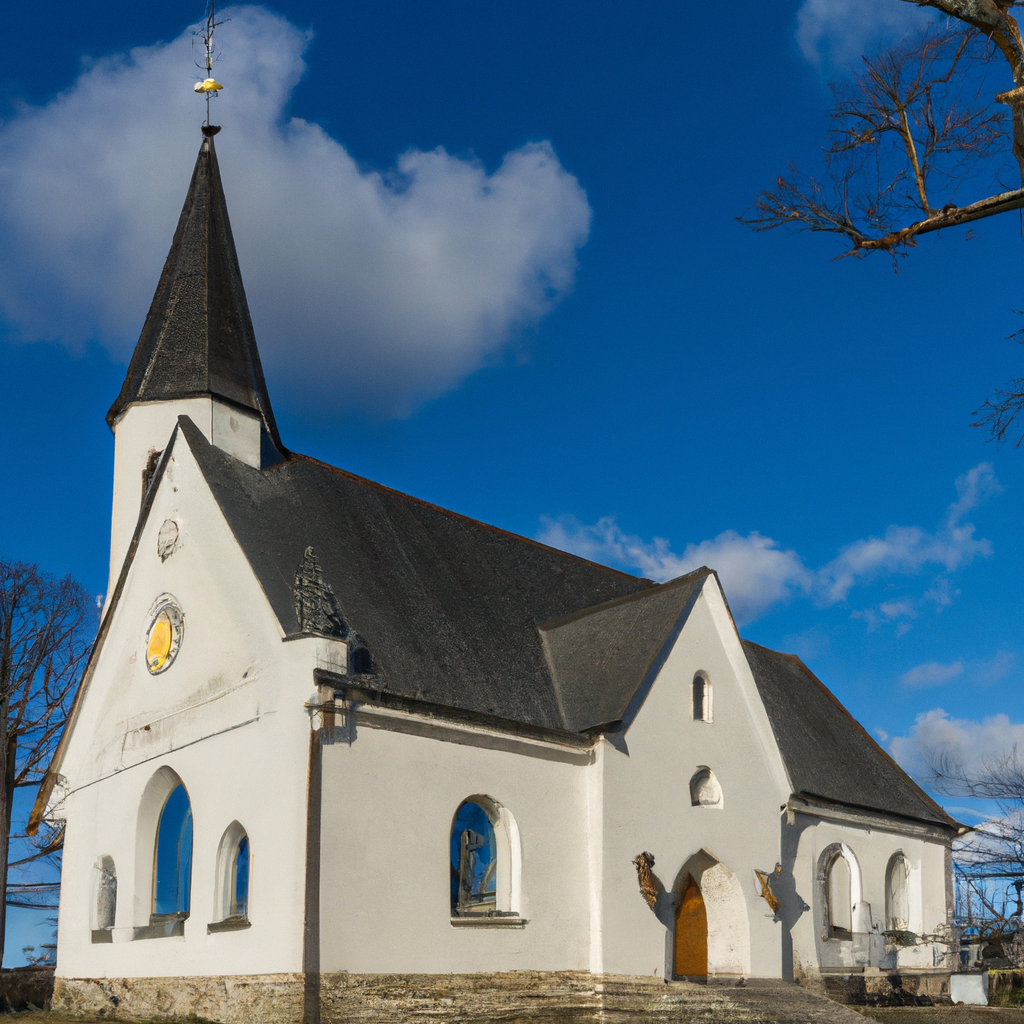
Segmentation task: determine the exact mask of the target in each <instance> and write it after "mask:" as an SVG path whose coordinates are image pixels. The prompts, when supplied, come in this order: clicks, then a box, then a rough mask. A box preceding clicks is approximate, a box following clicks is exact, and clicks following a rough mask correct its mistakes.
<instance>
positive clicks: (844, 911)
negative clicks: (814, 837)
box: [826, 852, 853, 939]
mask: <svg viewBox="0 0 1024 1024" xmlns="http://www.w3.org/2000/svg"><path fill="white" fill-rule="evenodd" d="M826 879H827V889H826V891H827V894H828V896H827V899H828V904H827V909H828V926H829V935H830V937H831V938H835V939H850V938H853V896H852V893H851V886H850V881H851V880H850V864H849V862H848V861H847V859H846V858H845V857H844V856H843V854H842V853H841V852H837V853H836V854H835V856H833V858H832V859H831V861H829V865H828V870H827V874H826Z"/></svg>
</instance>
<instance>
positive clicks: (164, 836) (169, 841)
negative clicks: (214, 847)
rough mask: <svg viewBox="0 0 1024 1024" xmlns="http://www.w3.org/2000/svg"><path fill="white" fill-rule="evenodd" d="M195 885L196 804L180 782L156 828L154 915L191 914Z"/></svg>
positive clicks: (164, 807)
mask: <svg viewBox="0 0 1024 1024" xmlns="http://www.w3.org/2000/svg"><path fill="white" fill-rule="evenodd" d="M191 886H192V804H191V803H190V801H189V798H188V793H187V792H186V791H185V787H184V786H183V785H181V783H178V785H177V786H175V788H174V789H173V790H171V792H170V795H169V796H168V797H167V800H166V802H165V803H164V806H163V810H162V811H161V812H160V823H159V825H158V826H157V830H156V862H155V865H154V871H153V916H154V917H157V918H167V917H182V918H183V917H188V912H189V898H190V895H191Z"/></svg>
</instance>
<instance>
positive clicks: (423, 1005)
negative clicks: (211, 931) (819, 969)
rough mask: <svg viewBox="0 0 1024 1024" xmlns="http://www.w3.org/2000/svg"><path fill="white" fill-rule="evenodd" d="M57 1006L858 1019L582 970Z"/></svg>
mask: <svg viewBox="0 0 1024 1024" xmlns="http://www.w3.org/2000/svg"><path fill="white" fill-rule="evenodd" d="M318 989H319V991H318ZM53 1008H54V1009H55V1010H60V1011H63V1012H64V1013H69V1014H80V1015H85V1014H90V1015H97V1016H102V1017H105V1018H108V1019H113V1020H118V1019H120V1020H151V1019H154V1018H156V1019H160V1018H165V1019H174V1018H177V1019H179V1020H181V1019H184V1018H190V1019H192V1020H195V1019H196V1018H199V1019H205V1020H208V1021H219V1022H224V1024H303V1022H304V1024H409V1022H419V1021H422V1022H426V1021H431V1022H435V1024H467V1022H470V1021H480V1020H487V1021H516V1020H529V1019H539V1020H544V1019H547V1020H550V1019H551V1018H552V1016H553V1015H555V1014H556V1013H557V1015H558V1017H559V1018H561V1019H563V1020H566V1021H569V1020H572V1021H574V1022H577V1024H583V1022H585V1021H590V1020H594V1021H597V1020H604V1019H606V1018H605V1016H604V1013H602V1012H601V1011H629V1012H631V1013H642V1012H645V1011H647V1012H649V1011H655V1012H657V1011H660V1012H661V1014H664V1013H665V1012H666V1011H669V1012H671V1013H672V1014H673V1016H678V1017H680V1018H682V1019H694V1020H698V1019H699V1020H708V1019H714V1020H737V1021H740V1020H750V1019H771V1020H777V1021H781V1022H784V1021H798V1022H800V1024H812V1022H820V1024H840V1022H843V1024H860V1022H861V1021H862V1018H860V1017H859V1015H856V1014H854V1013H853V1011H851V1010H848V1009H846V1008H845V1007H843V1006H840V1005H838V1004H837V1003H835V1002H832V1001H831V1000H828V999H823V998H820V997H819V996H817V995H814V994H812V993H811V992H810V991H808V989H807V988H806V987H801V986H797V985H793V984H792V983H787V982H780V981H757V980H751V981H750V982H749V984H748V983H746V982H743V981H741V980H740V979H737V978H718V979H712V981H711V983H710V984H707V985H696V984H690V983H688V982H671V983H668V984H666V983H664V982H663V981H662V980H661V979H660V978H635V977H624V976H616V975H593V974H590V973H588V972H586V971H563V972H541V971H513V972H509V973H503V974H443V975H430V974H361V975H360V974H325V975H322V976H321V977H320V978H319V986H318V985H317V979H314V978H308V979H307V978H305V977H304V976H303V975H301V974H264V975H244V976H234V977H212V978H57V979H56V984H55V988H54V995H53ZM659 1016H660V1015H659Z"/></svg>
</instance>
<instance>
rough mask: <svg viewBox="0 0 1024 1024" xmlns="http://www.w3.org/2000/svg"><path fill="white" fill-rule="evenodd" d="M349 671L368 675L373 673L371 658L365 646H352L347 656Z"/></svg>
mask: <svg viewBox="0 0 1024 1024" xmlns="http://www.w3.org/2000/svg"><path fill="white" fill-rule="evenodd" d="M349 671H350V672H351V673H352V674H353V675H357V676H368V675H372V674H373V658H371V657H370V652H369V651H368V650H367V649H366V648H365V647H354V648H353V649H352V653H351V655H350V656H349Z"/></svg>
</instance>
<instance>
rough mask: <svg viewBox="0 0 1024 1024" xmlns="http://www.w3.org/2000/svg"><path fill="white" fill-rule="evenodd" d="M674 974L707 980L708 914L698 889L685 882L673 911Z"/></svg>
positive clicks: (693, 883) (690, 882)
mask: <svg viewBox="0 0 1024 1024" xmlns="http://www.w3.org/2000/svg"><path fill="white" fill-rule="evenodd" d="M674 959H675V962H674V964H673V973H674V974H675V976H676V977H677V978H706V977H707V976H708V912H707V909H706V908H705V906H704V897H703V896H702V895H701V894H700V886H699V885H697V883H696V882H695V881H694V880H693V879H692V878H688V879H687V880H686V887H685V889H684V890H683V898H682V899H681V900H680V901H679V906H678V907H677V908H676V948H675V958H674Z"/></svg>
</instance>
